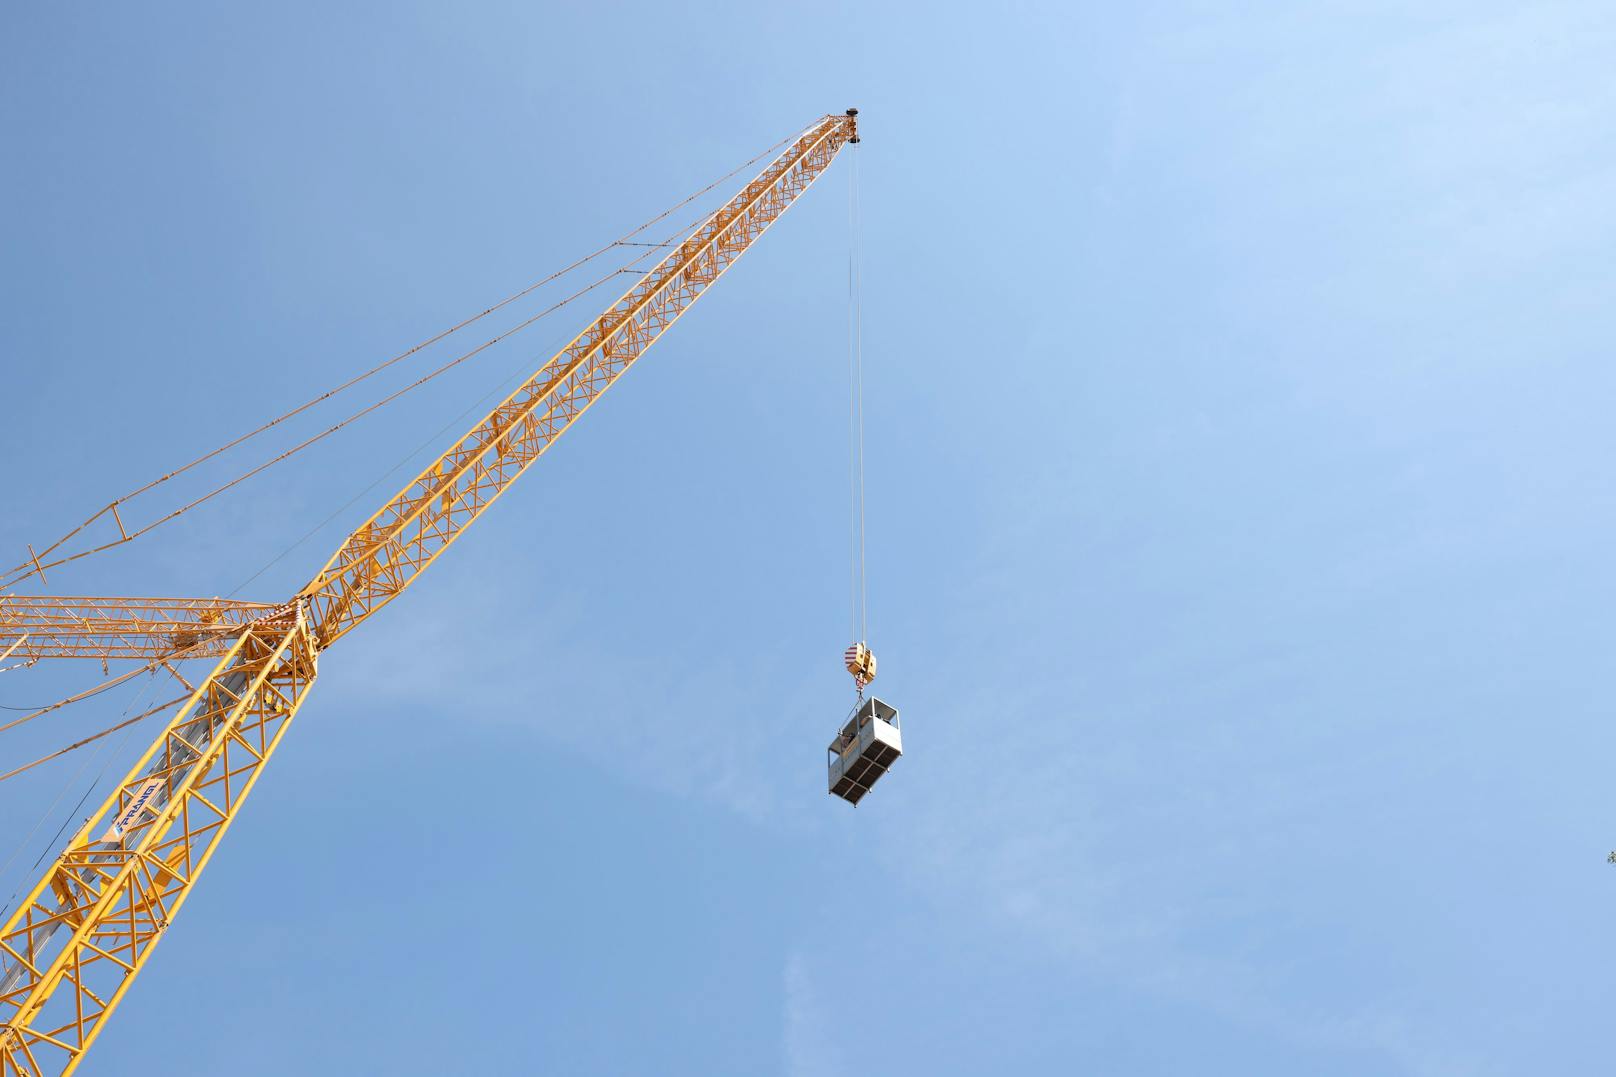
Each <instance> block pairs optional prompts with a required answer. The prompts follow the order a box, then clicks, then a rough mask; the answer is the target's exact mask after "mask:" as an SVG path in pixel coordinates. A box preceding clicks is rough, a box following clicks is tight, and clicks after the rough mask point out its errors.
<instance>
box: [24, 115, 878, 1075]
mask: <svg viewBox="0 0 1616 1077" xmlns="http://www.w3.org/2000/svg"><path fill="white" fill-rule="evenodd" d="M855 116H856V112H854V111H853V110H849V111H848V113H847V114H846V115H831V116H826V117H824V118H823V119H821V120H820V121H818V122H817V123H815V124H814V125H812V126H811V127H810V128H809V129H808V130H807V132H806V133H804V134H803V135H801V136H800V137H798V138H797V139H796V140H795V141H794V142H793V143H792V144H791V146H790V147H789V148H787V149H786V150H785V151H784V152H783V153H782V154H780V155H779V156H778V157H777V158H775V160H774V161H772V162H771V163H770V164H769V165H768V166H767V167H766V168H765V169H764V170H763V172H762V173H760V174H759V175H758V176H757V178H755V179H754V180H752V181H751V182H750V183H749V184H747V185H746V187H745V188H744V189H743V190H742V191H741V192H740V193H739V194H737V195H736V196H735V197H734V198H732V199H731V200H730V201H729V202H728V203H727V204H725V205H724V206H723V207H722V208H721V209H720V210H719V211H718V212H716V213H715V214H713V215H712V216H711V217H709V218H707V220H706V221H704V222H703V223H702V224H701V225H699V226H698V227H697V228H696V230H695V231H694V232H692V233H691V235H690V236H689V237H688V238H687V239H686V240H685V241H684V242H683V243H682V244H681V245H680V246H679V247H678V248H677V249H676V250H674V251H673V252H672V253H671V254H669V255H668V256H667V257H666V258H664V259H663V260H662V261H661V262H660V263H658V264H657V265H656V266H655V267H653V268H652V269H651V270H650V271H649V272H648V273H646V274H645V276H643V277H642V278H641V279H640V280H639V281H638V282H637V283H636V284H635V285H634V286H633V287H632V288H631V289H629V291H628V292H627V293H626V294H625V295H624V296H623V297H622V298H621V299H619V300H618V301H617V302H616V303H615V304H613V305H612V306H611V307H610V308H609V309H608V310H607V311H606V312H605V313H603V314H602V315H600V316H599V317H598V318H596V319H595V320H594V321H593V322H592V323H591V324H590V325H589V326H588V328H586V329H585V330H584V331H583V332H582V333H580V334H579V335H578V336H577V337H576V338H574V339H573V340H572V342H571V343H569V344H568V345H567V346H566V347H564V348H562V349H561V351H559V352H558V353H557V354H556V355H555V356H553V357H552V358H551V359H550V360H549V361H548V362H547V363H545V364H544V365H543V366H542V367H541V368H540V369H539V370H538V371H537V372H536V373H535V374H534V375H533V376H532V377H531V378H529V379H528V380H527V381H526V382H525V383H524V384H523V385H522V386H521V387H520V388H518V389H517V390H516V391H515V392H514V393H512V394H511V395H510V396H509V397H507V398H506V399H505V400H504V401H502V402H501V403H500V404H499V405H498V406H496V407H495V408H494V409H493V410H492V411H491V412H490V413H489V414H488V415H487V416H486V417H485V418H484V419H483V420H482V421H481V422H479V423H478V424H477V425H476V426H475V427H473V428H472V430H471V431H470V432H469V433H468V434H466V436H465V437H463V438H461V439H460V440H459V441H457V442H456V443H455V444H454V445H453V446H451V447H450V448H449V449H448V451H446V452H445V453H443V455H442V456H440V457H439V458H438V459H437V460H436V461H435V462H434V463H433V464H432V465H431V466H429V467H428V468H427V469H426V470H424V471H422V472H421V474H420V475H419V476H417V477H416V479H415V480H414V481H413V482H411V483H410V484H409V485H408V486H407V487H405V488H404V489H403V490H402V491H400V492H399V493H398V495H397V496H395V497H394V498H393V499H392V500H390V501H389V502H388V503H387V504H386V505H385V506H384V507H383V508H382V509H381V511H379V512H378V513H376V515H375V516H373V517H371V518H370V520H368V521H367V522H366V523H365V524H364V525H363V526H361V527H360V528H359V529H358V530H357V531H355V532H354V533H353V534H352V535H351V536H349V538H348V539H347V541H346V542H344V543H343V545H342V548H341V549H339V550H338V551H337V553H336V554H335V555H334V556H333V557H332V558H331V560H330V561H329V562H328V563H327V564H326V566H325V567H324V568H323V569H322V570H321V571H320V572H319V574H318V575H316V576H315V578H314V579H313V580H312V581H310V583H309V584H308V586H306V587H305V588H303V590H302V591H300V592H299V593H298V595H297V596H296V597H295V598H294V599H293V600H292V601H291V602H290V603H287V604H284V605H280V606H274V605H263V604H259V603H242V602H231V601H225V600H220V599H128V598H116V599H114V598H39V597H24V596H0V655H5V654H6V653H7V651H8V649H9V650H10V652H11V653H12V655H13V656H14V657H20V658H23V659H30V660H31V659H38V658H60V657H92V658H101V659H104V660H105V659H111V658H146V659H151V660H158V659H161V658H164V657H166V656H170V655H175V654H183V655H184V656H185V657H188V658H189V657H197V656H202V655H206V656H208V657H213V656H218V657H219V662H218V664H217V665H216V666H215V667H214V669H213V670H212V672H211V673H210V674H209V675H208V676H207V678H206V679H205V680H203V681H202V682H201V683H200V684H199V685H198V686H197V687H196V689H195V690H194V692H193V693H192V695H191V696H190V698H189V699H188V700H187V702H186V703H185V704H184V705H183V706H182V707H181V708H180V710H179V711H178V712H177V713H176V714H175V715H174V717H173V718H172V719H171V720H170V721H169V722H168V724H167V725H166V727H165V728H164V729H163V732H162V733H161V735H160V736H159V737H158V738H157V741H156V743H154V744H153V745H152V747H151V748H150V749H149V750H148V751H147V753H146V754H145V756H143V757H142V758H141V759H140V761H139V762H137V763H136V764H135V766H134V767H133V768H132V769H131V770H130V771H129V773H128V775H126V776H125V778H124V779H123V781H122V783H121V784H120V785H119V787H118V788H117V790H116V791H114V792H113V794H112V795H111V796H109V797H108V798H107V800H106V801H105V802H104V803H103V804H102V805H101V807H100V809H99V810H98V811H97V812H96V813H95V814H94V815H93V816H91V818H90V819H89V821H88V822H86V823H85V825H84V826H83V828H82V829H80V831H79V832H78V833H77V834H75V835H74V836H73V838H72V840H71V841H69V842H68V844H67V848H66V850H65V851H64V852H63V853H62V854H61V856H60V857H59V858H58V859H57V860H56V861H55V863H53V864H52V865H51V867H50V868H49V869H48V870H47V871H46V873H45V875H44V876H43V877H42V878H41V879H40V880H39V881H38V883H37V884H36V885H35V886H34V888H33V890H32V891H31V892H30V893H29V895H28V897H27V900H26V901H25V902H24V903H23V904H22V905H21V906H20V907H19V908H18V909H17V911H16V912H15V913H14V914H13V915H12V916H11V918H10V919H9V920H8V921H7V922H6V924H5V925H4V927H3V928H0V1077H46V1075H58V1074H67V1073H70V1072H72V1071H73V1070H74V1069H75V1068H76V1067H77V1066H78V1064H79V1062H80V1061H82V1059H83V1058H84V1057H85V1051H86V1050H88V1048H89V1046H90V1044H91V1043H92V1042H93V1041H94V1039H95V1037H96V1035H97V1034H98V1033H99V1032H100V1030H101V1028H102V1027H103V1025H104V1023H105V1021H106V1018H107V1017H108V1015H109V1014H110V1013H111V1012H112V1010H113V1009H114V1008H115V1007H116V1006H117V1004H118V1002H119V1000H120V999H121V998H122V997H123V995H124V992H125V991H127V990H128V988H129V986H130V984H131V983H132V982H133V981H134V978H135V975H136V974H137V973H138V972H139V971H140V969H141V968H142V967H143V966H144V964H145V962H146V961H147V960H148V959H149V957H150V956H151V953H152V949H153V947H155V946H156V944H157V942H158V940H159V939H161V937H162V935H163V932H164V931H165V930H166V929H167V928H168V926H169V924H170V922H171V921H172V919H173V917H174V915H175V914H176V913H177V912H178V910H179V907H180V905H181V904H183V903H184V901H185V898H186V896H187V895H188V894H189V892H190V888H191V886H192V884H193V883H194V882H195V881H196V878H197V876H198V875H199V874H200V873H201V871H202V868H203V867H204V866H205V865H206V864H207V862H208V859H209V857H211V856H212V855H213V852H214V850H215V848H216V847H217V845H218V842H219V840H220V838H222V837H223V835H224V832H225V830H226V829H227V828H228V827H229V825H230V822H231V821H232V820H233V819H234V818H235V815H236V813H237V811H239V809H240V806H241V804H242V802H243V801H244V800H245V799H246V796H247V794H248V792H250V791H251V789H252V787H253V784H254V783H255V782H256V781H257V779H258V776H259V773H260V772H261V770H262V769H263V765H264V764H265V763H266V762H268V760H269V757H270V756H271V754H273V752H274V750H275V747H276V745H278V744H279V743H280V739H281V737H282V736H284V735H285V732H286V730H287V728H288V727H289V726H290V724H291V720H292V718H293V716H295V715H296V713H297V710H298V707H299V706H300V705H301V704H302V702H303V699H304V697H305V696H306V694H307V692H308V689H309V687H310V686H311V685H312V684H313V683H314V676H315V665H316V657H317V655H318V654H319V653H320V652H321V651H322V650H324V648H326V647H327V646H329V645H330V644H331V643H333V642H334V641H335V640H337V639H338V638H339V637H341V636H343V635H344V634H346V633H347V632H349V631H352V630H353V629H354V628H355V627H356V626H357V625H359V624H360V623H361V622H363V621H364V620H365V619H366V618H368V617H369V616H370V615H371V614H372V613H375V612H376V611H377V610H378V609H380V608H381V607H382V606H384V605H386V604H387V603H388V602H389V601H391V600H392V599H393V598H395V597H397V596H398V594H399V593H400V592H401V591H403V590H404V588H405V587H407V586H409V584H410V583H411V582H412V581H413V580H414V579H415V578H416V577H417V576H418V575H419V574H420V572H421V571H422V570H423V569H425V568H426V567H427V566H428V565H430V564H431V563H432V561H433V560H434V559H436V558H437V557H438V556H439V555H440V554H441V553H442V552H443V551H444V550H445V549H446V548H447V547H448V546H449V545H450V543H452V542H453V541H454V540H455V539H456V538H457V537H459V535H460V534H461V533H462V532H464V531H465V529H466V527H467V526H469V525H470V524H471V523H472V521H474V520H476V519H477V517H478V516H479V515H481V514H482V512H483V510H484V509H486V508H487V507H488V506H489V505H490V504H492V503H493V502H494V500H495V499H496V498H498V497H499V495H500V494H502V493H504V492H505V490H507V489H508V488H509V487H510V486H511V484H512V483H514V482H515V481H516V479H517V477H518V476H520V475H521V474H522V473H523V472H524V471H525V470H526V469H527V467H528V466H529V465H530V464H532V463H533V461H534V460H536V459H538V457H539V456H540V455H542V454H543V453H544V451H545V450H546V449H548V448H549V447H550V446H551V445H553V444H554V443H555V441H556V439H557V438H559V437H560V436H561V435H562V434H563V433H564V432H565V431H566V430H567V429H568V428H569V427H570V426H571V425H572V423H573V422H574V421H575V420H576V419H577V418H578V417H579V416H580V415H582V414H583V413H584V412H585V411H587V410H588V409H589V407H590V406H591V405H593V404H594V403H595V401H596V400H598V399H599V398H600V397H601V395H602V394H603V393H605V391H606V390H607V389H608V388H610V387H611V386H612V385H613V384H614V383H615V382H616V381H617V379H618V378H619V377H621V376H622V374H623V373H624V371H626V370H627V369H628V368H629V367H630V366H631V365H633V363H634V362H635V360H637V359H638V358H639V357H640V356H641V355H643V354H645V351H646V350H647V349H648V348H650V346H651V345H652V344H654V343H655V342H656V341H657V339H658V338H659V337H660V336H661V334H662V333H663V332H664V331H665V330H666V329H667V328H668V327H669V326H671V325H672V324H673V323H674V321H676V320H677V319H678V317H679V315H680V314H682V313H684V312H685V311H686V310H688V309H689V308H690V306H691V305H692V304H693V303H695V301H696V300H697V299H699V298H700V297H701V296H702V295H703V294H704V293H705V292H706V290H707V289H708V288H709V287H710V286H711V285H712V284H713V282H714V281H716V280H717V279H718V277H719V276H720V275H721V274H722V273H723V272H724V271H725V270H726V269H728V268H729V267H730V266H731V265H733V264H734V263H735V261H736V260H737V259H739V258H740V256H741V255H742V254H744V253H745V252H746V251H747V249H748V248H749V247H750V246H751V245H752V243H753V242H755V241H756V240H757V238H758V237H759V236H761V235H762V234H763V232H764V231H765V230H766V229H767V228H768V227H769V225H771V224H773V223H774V222H775V221H776V220H777V219H779V217H780V215H781V214H782V213H784V212H785V211H786V209H787V208H788V207H790V205H791V204H792V202H793V201H794V200H795V199H796V197H797V196H798V195H800V194H801V193H802V192H803V191H804V190H806V189H807V188H808V186H809V185H810V184H812V183H813V181H814V180H815V179H816V178H817V177H818V176H819V175H820V174H821V173H823V172H824V171H825V169H826V168H828V167H829V166H830V163H831V161H832V160H833V159H834V158H835V156H836V154H837V152H838V151H839V150H840V149H841V148H842V147H843V146H844V145H846V144H848V143H849V142H854V141H857V139H858V128H857V121H856V120H855Z"/></svg>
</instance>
